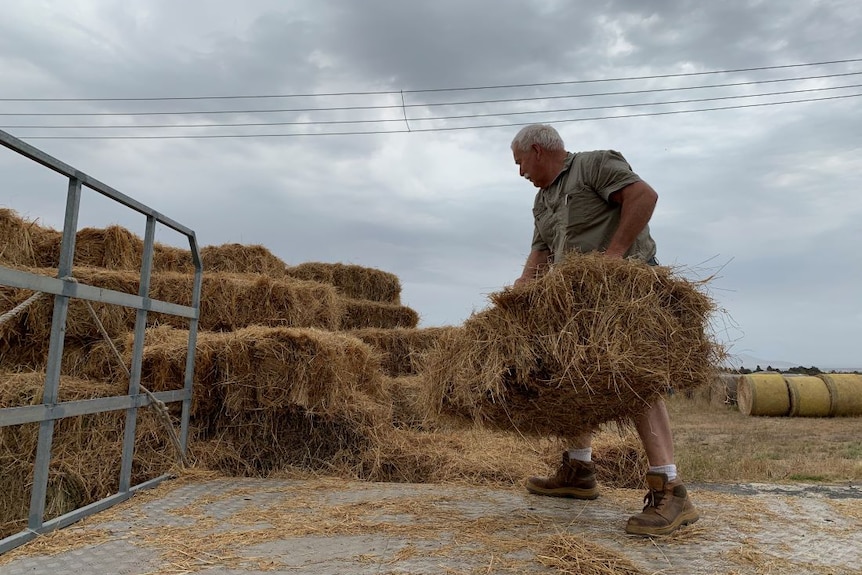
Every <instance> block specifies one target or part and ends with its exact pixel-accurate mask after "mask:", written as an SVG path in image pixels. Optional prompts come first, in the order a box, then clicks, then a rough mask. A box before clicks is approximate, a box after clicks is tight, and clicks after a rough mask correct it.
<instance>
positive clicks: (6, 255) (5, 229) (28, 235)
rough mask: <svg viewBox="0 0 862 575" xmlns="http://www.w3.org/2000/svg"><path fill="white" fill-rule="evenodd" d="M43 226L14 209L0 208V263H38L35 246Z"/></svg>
mask: <svg viewBox="0 0 862 575" xmlns="http://www.w3.org/2000/svg"><path fill="white" fill-rule="evenodd" d="M42 233H43V228H42V226H40V225H39V224H38V223H36V222H35V221H28V220H25V219H23V218H21V217H20V216H18V214H17V212H15V211H14V210H10V209H8V208H0V264H2V265H6V266H12V267H17V266H27V267H33V266H36V265H38V257H37V250H36V246H37V245H38V241H39V238H40V237H41V235H42Z"/></svg>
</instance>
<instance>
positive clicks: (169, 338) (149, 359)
mask: <svg viewBox="0 0 862 575" xmlns="http://www.w3.org/2000/svg"><path fill="white" fill-rule="evenodd" d="M130 339H131V338H129V340H127V343H126V346H125V351H124V358H125V361H126V362H127V364H128V363H129V362H130V358H131V349H130V347H131V346H130ZM187 345H188V332H187V331H186V330H177V329H173V328H170V327H167V326H163V327H159V328H155V329H150V330H147V335H146V339H145V345H144V354H143V360H142V366H141V380H142V382H143V383H144V385H146V386H147V387H148V388H149V389H150V390H151V391H167V390H171V389H179V388H181V387H182V382H183V374H184V373H185V362H186V355H187ZM382 385H383V384H382V374H381V373H380V363H379V359H378V357H377V355H376V354H375V353H374V351H373V350H372V349H371V348H370V347H368V345H366V344H365V343H363V342H362V341H360V340H358V339H356V338H353V337H350V336H347V335H343V334H339V333H333V332H327V331H323V330H318V329H313V328H266V327H260V326H252V327H249V328H244V329H240V330H237V331H235V332H224V333H211V332H199V333H198V339H197V346H196V350H195V374H194V400H193V413H194V414H195V415H196V416H199V417H202V418H204V419H206V420H209V421H212V422H214V423H215V425H216V426H221V425H226V426H229V425H230V424H231V420H232V419H233V418H235V417H238V416H240V415H242V414H243V413H247V412H252V411H257V412H269V411H272V410H278V409H282V408H296V409H301V410H305V411H307V412H309V413H312V414H321V415H327V414H337V413H339V412H341V411H345V410H346V411H347V412H350V409H351V408H350V405H348V404H347V403H346V402H348V401H349V399H350V394H351V393H352V392H354V391H356V392H361V393H365V394H368V395H370V396H373V397H380V396H381V395H382V393H383V391H382V390H383V387H382Z"/></svg>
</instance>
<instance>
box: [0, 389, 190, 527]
mask: <svg viewBox="0 0 862 575" xmlns="http://www.w3.org/2000/svg"><path fill="white" fill-rule="evenodd" d="M44 380H45V374H44V373H43V372H20V373H9V372H3V373H0V408H5V407H17V406H23V405H36V404H39V403H41V401H42V390H43V383H44ZM125 393H126V387H125V386H123V385H117V384H112V383H109V382H99V381H90V380H84V379H77V378H62V379H61V380H60V386H59V400H60V401H74V400H82V399H92V398H96V397H110V396H115V395H125ZM138 414H139V417H138V420H137V426H136V444H135V446H136V447H135V456H134V462H133V466H132V481H133V483H140V482H143V481H146V480H148V479H153V478H155V477H158V476H159V475H161V474H163V473H165V472H167V471H168V470H169V469H170V468H171V467H172V465H173V462H174V461H175V460H176V456H175V454H174V452H173V448H172V446H171V444H170V441H169V440H168V438H167V434H166V432H165V430H164V429H163V428H162V426H161V424H160V423H159V422H158V420H157V419H156V417H155V416H154V415H153V414H152V412H151V411H150V410H148V409H144V410H140V411H139V412H138ZM124 427H125V411H122V410H120V411H113V412H107V413H98V414H92V415H86V416H77V417H67V418H63V419H59V420H57V422H56V423H55V426H54V439H53V442H52V447H51V455H52V457H51V464H50V467H49V476H48V496H47V502H46V514H45V519H46V520H47V519H51V518H54V517H58V516H60V515H63V514H64V513H68V512H70V511H72V510H74V509H76V508H78V507H82V506H84V505H87V504H89V503H93V502H95V501H97V500H99V499H101V498H104V497H107V496H109V495H111V494H113V493H116V492H117V489H118V487H119V477H120V463H121V456H122V449H123V430H124ZM38 432H39V426H38V424H35V423H33V424H26V425H12V426H6V427H0V468H2V469H3V473H2V475H0V538H2V537H5V536H8V535H11V534H13V533H15V532H17V531H20V530H21V529H23V528H24V527H26V519H27V514H28V511H29V504H30V487H29V486H30V485H32V481H33V464H34V461H35V455H36V445H37V443H38Z"/></svg>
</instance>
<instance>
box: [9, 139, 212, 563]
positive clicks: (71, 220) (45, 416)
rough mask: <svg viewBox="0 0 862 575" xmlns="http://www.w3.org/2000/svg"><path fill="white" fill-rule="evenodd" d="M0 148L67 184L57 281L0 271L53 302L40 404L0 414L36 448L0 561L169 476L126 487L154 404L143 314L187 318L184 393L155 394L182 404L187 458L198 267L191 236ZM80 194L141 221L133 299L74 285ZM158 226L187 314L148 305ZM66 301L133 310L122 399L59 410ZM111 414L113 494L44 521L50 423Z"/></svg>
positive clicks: (12, 142) (91, 184)
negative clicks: (117, 428)
mask: <svg viewBox="0 0 862 575" xmlns="http://www.w3.org/2000/svg"><path fill="white" fill-rule="evenodd" d="M0 145H2V146H4V147H6V148H9V149H11V150H13V151H15V152H17V153H19V154H21V155H22V156H25V157H27V158H29V159H31V160H33V161H35V162H37V163H39V164H41V165H43V166H45V167H47V168H49V169H51V170H53V171H55V172H57V173H59V174H61V175H63V176H66V177H68V178H69V185H68V190H67V196H66V213H65V220H64V224H63V236H62V240H61V244H60V262H59V266H58V269H57V277H56V278H50V277H45V276H41V275H37V274H32V273H29V272H24V271H20V270H14V269H11V268H6V267H3V266H0V285H6V286H10V287H15V288H21V289H30V290H34V291H40V292H44V293H46V294H53V296H54V315H53V317H52V320H51V321H52V323H51V338H50V342H49V347H48V360H47V366H46V370H45V387H44V393H43V401H42V403H41V404H40V405H31V406H23V407H10V408H4V409H0V427H4V426H8V425H21V424H24V423H39V440H38V447H37V449H36V461H35V465H34V473H33V487H32V489H31V496H30V513H29V517H28V527H27V529H26V530H24V531H21V532H20V533H17V534H15V535H11V536H9V537H7V538H5V539H2V540H0V553H5V552H6V551H8V550H10V549H13V548H15V547H18V546H19V545H22V544H24V543H26V542H27V541H29V540H31V539H33V538H35V537H37V536H38V535H39V534H41V533H46V532H48V531H52V530H54V529H59V528H62V527H65V526H67V525H70V524H72V523H74V522H75V521H78V520H80V519H82V518H84V517H86V516H88V515H91V514H93V513H96V512H98V511H101V510H103V509H106V508H108V507H110V506H111V505H114V504H116V503H119V502H121V501H124V500H126V499H128V498H129V497H131V496H132V495H133V494H134V493H135V492H136V491H138V490H140V489H143V488H147V487H150V486H152V485H155V484H157V483H159V482H161V481H162V480H164V479H165V478H167V477H168V476H167V475H163V476H161V477H158V478H155V479H152V480H150V481H147V482H145V483H142V484H139V485H131V472H132V459H133V455H134V440H135V425H136V421H137V419H136V417H137V410H138V409H139V408H141V407H146V406H147V405H149V404H150V403H151V402H152V400H151V399H150V398H149V397H148V396H147V395H145V394H141V393H140V387H141V361H142V358H143V348H144V330H145V329H146V325H147V312H150V311H154V312H159V313H166V314H171V315H176V316H180V317H185V318H188V320H189V340H188V354H187V356H186V366H185V376H184V381H183V388H182V389H181V390H175V391H165V392H159V393H155V394H153V395H154V397H155V398H157V399H158V400H160V401H163V402H165V403H168V402H182V415H181V421H180V437H179V439H180V446H181V449H182V450H183V452H184V453H185V451H186V448H187V446H188V433H189V413H190V408H191V400H192V385H193V374H194V360H195V345H196V341H197V330H198V318H199V317H200V298H201V282H202V277H203V266H202V264H201V257H200V251H199V249H198V244H197V238H196V237H195V232H194V231H193V230H191V229H189V228H187V227H185V226H183V225H181V224H179V223H178V222H175V221H174V220H172V219H170V218H168V217H167V216H164V215H162V214H160V213H159V212H157V211H155V210H153V209H151V208H149V207H147V206H145V205H144V204H142V203H140V202H138V201H136V200H134V199H132V198H130V197H129V196H126V195H125V194H122V193H120V192H119V191H117V190H115V189H113V188H111V187H110V186H107V185H105V184H103V183H102V182H100V181H98V180H96V179H95V178H92V177H90V176H88V175H87V174H85V173H83V172H80V171H78V170H76V169H75V168H73V167H71V166H69V165H67V164H64V163H63V162H61V161H59V160H57V159H55V158H53V157H51V156H49V155H48V154H46V153H44V152H42V151H41V150H39V149H37V148H34V147H33V146H30V145H29V144H27V143H25V142H23V141H21V140H19V139H18V138H15V137H14V136H12V135H10V134H8V133H6V132H4V131H2V130H0ZM82 186H83V187H87V188H90V189H91V190H93V191H95V192H98V193H99V194H102V195H103V196H106V197H108V198H110V199H112V200H114V201H116V202H119V203H120V204H122V205H124V206H126V207H128V208H130V209H132V210H134V211H136V212H139V213H140V214H143V215H144V216H146V220H147V221H146V232H145V235H144V252H143V263H142V264H141V279H140V288H139V290H138V294H137V295H132V294H127V293H123V292H118V291H113V290H108V289H102V288H97V287H93V286H89V285H86V284H81V283H78V282H76V281H74V279H73V278H72V262H73V259H74V254H75V237H76V231H77V229H78V213H79V209H80V202H81V188H82ZM157 223H160V224H163V225H165V226H168V227H169V228H171V229H173V230H175V231H177V232H179V233H181V234H183V235H185V236H186V237H187V238H188V241H189V248H190V251H191V257H192V261H193V263H194V268H195V275H194V283H193V287H192V305H191V307H189V306H182V305H177V304H174V303H169V302H164V301H160V300H156V299H151V298H150V297H149V290H150V278H151V275H152V260H153V250H154V244H155V241H154V238H155V229H156V224H157ZM71 298H80V299H84V300H89V301H96V302H102V303H108V304H114V305H122V306H126V307H131V308H135V309H136V310H137V315H136V318H135V330H134V344H133V349H132V365H131V369H130V377H129V391H128V395H124V396H116V397H106V398H99V399H89V400H80V401H65V402H59V403H58V402H57V399H58V389H59V383H60V361H61V359H62V357H63V340H64V336H65V332H66V319H67V313H68V309H69V300H70V299H71ZM117 410H125V412H126V424H125V429H124V437H123V455H122V462H121V465H120V479H119V491H118V493H117V494H115V495H112V496H110V497H107V498H105V499H102V500H101V501H97V502H95V503H92V504H90V505H87V506H85V507H81V508H79V509H76V510H74V511H72V512H70V513H67V514H65V515H62V516H60V517H57V518H54V519H51V520H50V521H44V516H45V505H46V497H47V488H48V468H49V465H50V462H51V443H52V441H53V436H54V421H56V420H57V419H61V418H64V417H72V416H77V415H85V414H92V413H101V412H106V411H117Z"/></svg>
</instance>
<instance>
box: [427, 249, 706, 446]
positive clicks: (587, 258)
mask: <svg viewBox="0 0 862 575" xmlns="http://www.w3.org/2000/svg"><path fill="white" fill-rule="evenodd" d="M700 288H701V286H699V285H696V284H693V283H691V282H688V281H685V280H682V279H680V278H677V277H675V276H674V274H673V273H672V270H670V269H669V268H666V267H651V266H647V265H644V264H639V263H636V262H631V261H626V260H615V259H611V258H605V257H603V256H601V255H597V254H589V255H579V254H571V255H570V256H568V257H567V258H566V260H565V261H564V262H562V263H560V264H557V265H555V266H553V267H552V268H551V270H550V271H549V272H548V273H547V274H546V275H545V276H544V277H543V278H541V279H539V280H537V281H535V282H532V283H530V284H528V285H526V286H521V287H516V288H512V289H508V290H505V291H503V292H500V293H496V294H492V295H491V300H492V302H493V303H494V304H496V305H495V306H493V307H492V308H490V309H487V310H485V311H483V312H481V313H478V314H475V315H474V316H473V317H471V318H470V319H468V320H467V322H465V324H464V326H463V328H461V329H460V330H458V331H456V332H453V333H452V334H451V337H441V338H440V341H439V343H438V346H437V348H436V349H434V350H432V351H431V352H429V353H428V354H427V355H426V357H425V360H424V371H423V375H424V376H425V377H427V378H428V379H429V382H430V385H429V386H428V390H429V392H428V395H427V398H426V399H427V406H428V408H429V410H431V411H432V413H433V412H437V413H439V412H441V411H450V412H454V413H458V414H460V415H463V416H466V417H469V418H472V419H475V420H478V421H482V422H485V423H488V424H490V425H494V426H498V427H503V428H515V429H519V430H521V431H523V432H525V433H538V434H556V435H562V436H572V435H579V434H580V433H583V432H585V431H588V430H590V429H593V428H595V426H596V425H598V424H600V423H603V422H605V421H611V420H619V421H622V420H626V419H629V418H631V417H632V416H634V415H636V414H638V413H640V412H642V411H643V409H644V408H645V406H646V405H647V404H648V402H649V401H651V400H652V399H653V398H654V397H655V396H657V395H659V394H661V393H663V392H664V391H666V389H667V388H668V387H669V386H674V387H675V388H677V389H679V390H682V389H685V388H688V387H692V386H695V385H698V384H700V383H702V382H705V381H708V380H709V378H710V377H711V376H712V373H713V368H712V366H713V365H714V364H715V363H717V360H718V359H719V356H720V355H721V348H720V346H718V345H717V344H715V343H714V342H713V341H712V340H711V339H710V337H709V334H708V329H707V325H708V316H709V313H710V312H711V311H712V310H713V303H712V301H711V300H710V299H709V298H708V297H707V296H706V295H704V294H703V293H702V292H701V289H700Z"/></svg>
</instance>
